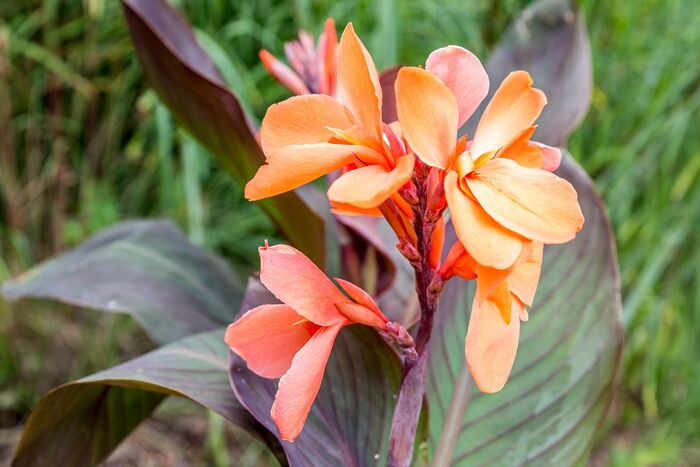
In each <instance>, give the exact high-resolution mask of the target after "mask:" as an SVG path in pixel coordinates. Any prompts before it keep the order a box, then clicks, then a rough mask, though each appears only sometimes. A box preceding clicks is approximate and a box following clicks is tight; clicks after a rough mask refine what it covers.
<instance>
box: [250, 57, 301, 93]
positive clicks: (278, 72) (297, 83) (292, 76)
mask: <svg viewBox="0 0 700 467" xmlns="http://www.w3.org/2000/svg"><path fill="white" fill-rule="evenodd" d="M259 55H260V60H261V61H262V63H263V66H264V67H265V69H266V70H267V72H268V73H270V75H271V76H272V77H273V78H275V79H276V80H277V81H279V82H280V83H282V84H283V85H284V86H286V87H287V89H289V90H290V91H292V92H293V93H294V94H309V92H310V91H309V88H308V87H306V84H305V83H304V81H302V79H301V78H300V77H299V75H297V74H296V73H295V72H294V71H293V70H292V69H291V68H289V67H288V66H287V65H285V64H284V63H282V62H281V61H280V60H278V59H277V58H276V57H275V56H274V55H272V54H271V53H270V52H268V51H267V50H265V49H262V50H261V51H260V53H259Z"/></svg>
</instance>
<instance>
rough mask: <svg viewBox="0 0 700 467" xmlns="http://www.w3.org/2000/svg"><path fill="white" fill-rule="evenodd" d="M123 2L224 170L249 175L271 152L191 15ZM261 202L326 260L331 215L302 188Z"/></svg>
mask: <svg viewBox="0 0 700 467" xmlns="http://www.w3.org/2000/svg"><path fill="white" fill-rule="evenodd" d="M122 4H123V5H124V12H125V15H126V20H127V23H128V25H129V31H130V32H131V36H132V38H133V42H134V47H135V48H136V53H137V54H138V57H139V61H140V63H141V66H142V67H143V70H144V73H145V74H146V76H147V78H148V80H149V82H150V84H151V86H153V88H154V89H155V91H156V92H157V93H158V95H159V96H160V98H161V99H162V100H163V102H164V103H165V104H166V105H167V106H168V108H169V109H170V110H171V111H172V113H173V114H174V115H175V116H176V117H177V119H178V120H179V122H180V123H181V124H182V125H183V126H184V127H185V128H187V130H188V131H189V132H190V133H191V134H192V135H193V136H194V137H195V138H197V140H199V142H200V143H202V145H204V146H205V147H206V148H207V149H208V150H209V151H210V153H211V154H212V156H213V157H214V158H215V159H216V160H217V162H218V163H219V164H220V166H221V167H222V168H223V169H224V170H226V171H227V172H228V173H230V174H231V175H232V176H233V178H234V179H236V180H237V181H238V182H239V183H241V184H245V183H246V182H248V181H249V180H250V179H251V178H253V176H254V175H255V172H256V171H257V169H258V167H260V166H261V165H262V164H263V162H264V160H265V157H264V155H263V153H262V150H261V149H260V146H259V145H258V143H257V141H256V137H255V130H254V128H252V126H251V124H250V122H249V120H248V117H247V116H246V115H245V113H244V111H243V108H242V107H241V105H240V103H239V101H238V99H237V98H236V96H235V95H234V94H233V93H232V92H231V91H230V90H229V89H228V88H227V87H226V85H225V84H224V83H223V80H222V78H221V75H220V74H219V72H218V71H217V69H216V67H215V66H214V63H213V62H212V60H211V58H210V57H209V56H208V55H207V53H206V52H205V51H204V49H202V47H200V45H199V44H198V43H197V41H196V40H195V37H194V34H193V32H192V29H191V28H190V26H189V24H188V23H187V21H186V20H185V19H184V18H183V17H182V16H181V15H180V14H179V13H178V11H177V10H175V9H174V8H173V7H172V6H170V5H169V4H168V3H167V2H166V1H165V0H122ZM309 188H313V187H309ZM260 204H261V206H262V207H263V209H264V210H265V211H266V212H267V214H268V215H269V216H270V217H271V218H272V220H273V221H274V222H275V223H276V224H277V226H278V227H279V228H280V230H281V231H282V233H283V234H284V235H285V236H286V237H287V238H288V239H289V240H290V241H291V242H292V243H293V244H294V245H295V246H296V247H297V248H299V249H300V250H301V251H303V252H304V253H306V255H307V256H309V258H311V259H312V260H314V261H315V262H316V264H319V265H325V249H324V248H325V247H324V221H323V218H322V216H321V215H319V214H318V213H317V212H315V211H314V210H313V209H312V208H310V207H309V206H308V205H307V204H306V203H305V202H304V200H303V199H302V197H301V195H300V194H298V193H296V192H289V193H285V194H283V195H279V196H275V197H274V198H270V199H267V200H263V201H261V202H260Z"/></svg>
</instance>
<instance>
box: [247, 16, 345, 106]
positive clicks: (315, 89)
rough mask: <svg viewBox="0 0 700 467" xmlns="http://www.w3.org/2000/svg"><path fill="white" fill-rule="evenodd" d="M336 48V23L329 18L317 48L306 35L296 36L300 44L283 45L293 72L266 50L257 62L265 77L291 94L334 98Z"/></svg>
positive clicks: (287, 43)
mask: <svg viewBox="0 0 700 467" xmlns="http://www.w3.org/2000/svg"><path fill="white" fill-rule="evenodd" d="M337 44H338V39H337V37H336V32H335V22H334V21H333V18H328V19H327V20H326V24H325V27H324V28H323V32H322V33H321V35H320V36H319V38H318V45H317V46H316V47H314V38H313V36H312V35H311V34H309V33H308V32H306V31H300V32H299V40H296V41H289V42H285V43H284V53H285V55H286V56H287V60H288V61H289V64H290V65H291V66H292V68H290V67H288V66H287V65H285V64H284V63H283V62H281V61H280V60H278V59H277V58H275V57H274V56H273V55H272V54H271V53H270V52H268V51H267V50H265V49H262V50H261V51H260V60H262V62H263V65H264V66H265V68H266V69H267V71H268V73H270V75H272V77H273V78H275V79H276V80H277V81H279V82H280V83H282V84H283V85H284V86H286V87H287V88H288V89H289V90H290V91H292V92H293V93H294V94H328V95H329V96H333V95H335V87H336V86H335V82H336V72H337V56H336V48H337Z"/></svg>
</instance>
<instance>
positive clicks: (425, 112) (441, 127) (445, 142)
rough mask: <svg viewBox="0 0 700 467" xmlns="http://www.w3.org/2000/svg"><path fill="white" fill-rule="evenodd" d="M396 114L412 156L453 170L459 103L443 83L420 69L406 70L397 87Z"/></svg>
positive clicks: (400, 71) (404, 69)
mask: <svg viewBox="0 0 700 467" xmlns="http://www.w3.org/2000/svg"><path fill="white" fill-rule="evenodd" d="M394 87H395V90H396V112H397V114H398V117H399V123H400V124H401V129H402V130H403V136H404V138H406V140H407V141H408V144H409V145H410V146H411V149H412V150H413V152H415V153H416V155H417V156H418V157H420V159H421V160H422V161H423V162H424V163H426V164H428V165H430V166H433V167H438V168H441V169H445V168H447V167H449V166H450V164H451V159H452V157H453V155H454V150H455V144H456V140H457V129H458V121H459V114H458V111H457V99H456V98H455V95H454V94H452V91H450V89H449V88H448V87H447V86H445V85H444V84H443V83H442V81H440V79H439V78H438V77H437V76H435V75H433V74H431V73H429V72H427V71H425V70H423V69H421V68H417V67H403V68H401V70H399V74H398V76H397V78H396V82H395V83H394Z"/></svg>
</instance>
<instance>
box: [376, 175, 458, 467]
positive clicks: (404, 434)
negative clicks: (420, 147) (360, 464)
mask: <svg viewBox="0 0 700 467" xmlns="http://www.w3.org/2000/svg"><path fill="white" fill-rule="evenodd" d="M436 176H439V173H437V171H435V170H433V169H431V168H430V167H428V166H426V165H424V164H421V163H420V162H418V163H417V164H416V169H415V177H414V179H413V182H414V184H415V187H416V190H417V201H418V202H417V203H415V204H413V205H412V207H413V214H414V216H413V228H414V232H415V234H416V245H415V248H414V250H415V251H417V253H418V258H417V259H415V260H413V261H411V264H412V265H413V267H414V269H415V275H416V293H417V295H418V302H419V304H420V310H421V318H420V322H419V324H418V331H417V334H416V353H417V357H418V358H417V360H405V361H404V369H403V376H402V378H401V388H400V390H399V396H398V399H397V403H396V409H395V411H394V417H393V419H392V424H391V434H390V438H389V458H388V465H389V466H390V467H404V466H409V465H410V463H411V458H412V457H413V449H414V447H413V446H414V443H415V437H416V430H417V427H418V421H419V419H420V412H421V408H422V406H423V396H424V394H425V371H426V364H427V360H428V343H429V341H430V336H431V333H432V329H433V321H434V318H435V312H436V310H437V305H438V300H439V298H440V292H441V291H442V279H441V277H440V274H439V273H438V271H437V270H436V269H435V267H434V265H433V264H431V263H432V262H431V256H432V254H433V248H434V245H433V234H434V232H435V230H436V227H437V224H438V222H439V221H440V220H441V219H442V213H443V211H444V206H445V202H444V196H443V194H442V192H440V191H439V190H431V189H430V188H431V186H432V185H434V178H435V177H436ZM440 197H442V200H440V199H436V198H440ZM437 241H439V242H441V241H442V238H439V239H438V240H437ZM409 245H410V243H409Z"/></svg>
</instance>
